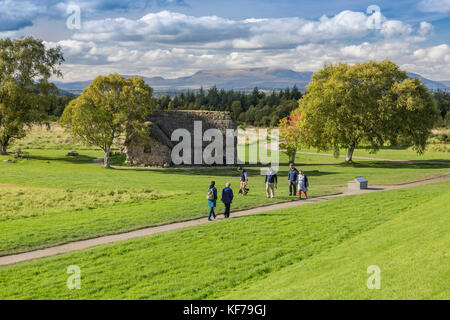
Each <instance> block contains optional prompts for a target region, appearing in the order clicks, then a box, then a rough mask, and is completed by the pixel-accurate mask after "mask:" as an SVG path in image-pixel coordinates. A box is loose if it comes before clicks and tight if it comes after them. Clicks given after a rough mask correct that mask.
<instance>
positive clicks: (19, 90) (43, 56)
mask: <svg viewBox="0 0 450 320" xmlns="http://www.w3.org/2000/svg"><path fill="white" fill-rule="evenodd" d="M63 61H64V58H63V56H62V53H61V49H60V48H59V47H56V48H50V49H47V48H46V47H45V45H44V44H43V42H42V40H36V39H33V38H26V39H19V40H11V39H9V38H6V39H2V40H0V154H7V148H8V146H9V145H10V143H11V142H12V141H13V140H14V139H20V138H23V137H24V136H25V135H26V132H27V129H28V128H30V126H31V125H32V124H35V123H41V122H42V121H44V120H45V117H46V113H45V111H46V107H47V106H48V104H49V102H50V96H51V95H54V94H56V93H57V92H58V90H57V88H56V86H55V85H53V84H51V83H49V79H50V77H52V76H57V77H61V76H62V74H61V71H60V69H59V66H60V65H61V63H62V62H63Z"/></svg>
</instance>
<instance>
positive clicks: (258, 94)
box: [48, 86, 450, 127]
mask: <svg viewBox="0 0 450 320" xmlns="http://www.w3.org/2000/svg"><path fill="white" fill-rule="evenodd" d="M433 96H434V98H435V99H436V101H437V104H438V108H439V110H440V112H441V116H442V122H440V123H439V124H438V125H439V126H447V127H448V126H449V125H450V118H449V116H450V113H449V112H448V111H449V109H450V92H449V91H442V90H436V91H433ZM301 97H302V92H300V90H299V89H298V88H297V86H294V87H292V88H286V89H284V90H277V91H276V90H273V91H263V90H260V89H258V88H254V89H253V91H251V92H245V91H237V90H225V89H218V88H216V87H215V86H214V87H212V88H210V89H207V90H205V89H203V88H200V90H196V91H189V90H188V91H186V92H180V93H179V94H177V95H175V96H174V97H170V96H169V95H165V96H161V97H155V98H154V99H155V103H156V109H157V110H211V111H230V112H231V113H232V115H233V117H234V118H235V119H236V120H237V122H238V123H240V124H246V125H254V126H264V127H273V126H277V125H278V122H279V121H280V119H282V118H284V117H286V116H288V115H289V114H290V113H291V111H292V110H294V109H296V108H297V107H298V100H299V99H300V98H301ZM74 98H75V97H73V96H72V97H70V96H57V97H54V99H53V100H52V102H51V104H50V105H49V108H48V114H49V115H50V116H51V117H52V118H59V117H60V116H61V115H62V113H63V111H64V108H65V107H66V105H67V104H68V103H69V102H70V101H71V100H72V99H74Z"/></svg>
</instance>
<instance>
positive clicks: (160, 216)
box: [0, 149, 450, 255]
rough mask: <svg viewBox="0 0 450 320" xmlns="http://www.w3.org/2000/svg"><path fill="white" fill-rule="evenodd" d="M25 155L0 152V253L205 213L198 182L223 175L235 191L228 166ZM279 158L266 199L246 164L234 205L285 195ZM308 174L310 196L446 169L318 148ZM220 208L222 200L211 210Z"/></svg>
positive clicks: (47, 152) (307, 159) (84, 154)
mask: <svg viewBox="0 0 450 320" xmlns="http://www.w3.org/2000/svg"><path fill="white" fill-rule="evenodd" d="M27 151H28V152H29V157H30V158H29V159H28V160H17V161H16V162H3V161H1V160H3V159H5V158H6V157H0V171H1V173H2V174H1V176H0V199H1V200H0V203H1V205H0V234H1V237H2V241H1V242H0V255H4V254H8V253H13V252H21V251H26V250H30V249H34V248H41V247H46V246H50V245H54V244H59V243H64V242H67V241H73V240H77V239H86V238H89V237H95V236H99V235H105V234H111V233H116V232H121V231H126V230H132V229H137V228H141V227H146V226H152V225H160V224H164V223H169V222H174V221H182V220H187V219H192V218H197V217H201V216H204V215H205V214H206V213H207V206H206V200H205V192H206V191H205V190H206V188H207V187H208V185H209V182H210V181H211V180H215V181H217V185H218V187H219V189H220V188H221V187H222V186H224V185H225V183H226V182H227V181H231V182H232V187H233V188H234V189H235V191H237V189H236V188H237V186H238V183H239V174H238V172H236V171H235V170H234V169H233V170H232V169H227V170H213V169H209V170H206V169H195V170H185V169H165V170H162V169H150V170H133V169H112V170H108V169H105V168H103V167H102V166H100V165H98V164H95V163H92V160H93V159H94V158H96V157H99V156H101V152H99V151H96V150H80V151H79V152H80V156H79V157H76V158H72V157H67V156H66V150H56V149H27ZM282 161H283V162H284V164H283V166H282V168H281V171H280V173H279V175H280V183H279V188H278V190H277V197H276V198H275V199H270V200H268V199H266V198H265V192H264V177H263V176H261V175H260V172H259V169H258V168H249V170H248V171H249V175H250V188H251V191H250V194H249V196H248V197H246V198H245V199H244V198H243V197H236V201H235V202H234V203H233V210H238V209H245V208H252V207H255V206H261V205H266V204H270V203H275V202H280V201H288V200H290V199H292V198H289V197H288V196H287V195H288V188H287V178H286V176H287V163H285V162H286V160H285V159H283V158H282ZM298 161H299V163H300V165H299V167H301V168H302V169H303V170H304V171H305V172H306V174H307V175H308V176H309V178H310V183H311V187H310V196H319V195H324V194H332V193H338V192H340V190H341V188H342V187H344V186H345V185H346V183H347V181H348V180H350V179H352V178H353V177H354V176H357V175H364V176H366V177H367V178H368V179H369V181H370V183H371V184H397V183H403V182H409V181H415V180H420V179H424V178H427V177H431V176H435V175H439V174H442V173H443V172H448V171H449V168H450V166H447V165H437V164H432V165H429V164H415V165H405V164H395V163H381V162H374V161H361V162H358V163H355V164H353V165H347V164H344V163H342V162H341V159H334V158H332V157H324V156H306V155H305V156H303V155H302V156H299V157H298ZM221 210H223V208H222V206H221V204H219V206H218V210H217V211H218V212H220V211H221Z"/></svg>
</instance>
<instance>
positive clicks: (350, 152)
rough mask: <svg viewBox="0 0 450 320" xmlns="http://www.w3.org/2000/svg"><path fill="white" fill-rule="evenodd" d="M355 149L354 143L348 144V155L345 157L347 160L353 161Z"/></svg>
mask: <svg viewBox="0 0 450 320" xmlns="http://www.w3.org/2000/svg"><path fill="white" fill-rule="evenodd" d="M353 151H355V145H354V144H352V145H350V146H348V150H347V156H346V157H345V161H347V162H352V161H353V159H352V158H353Z"/></svg>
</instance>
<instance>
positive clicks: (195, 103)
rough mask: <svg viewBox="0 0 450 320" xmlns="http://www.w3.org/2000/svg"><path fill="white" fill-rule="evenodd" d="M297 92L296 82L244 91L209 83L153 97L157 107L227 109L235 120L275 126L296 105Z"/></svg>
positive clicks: (165, 108) (171, 108)
mask: <svg viewBox="0 0 450 320" xmlns="http://www.w3.org/2000/svg"><path fill="white" fill-rule="evenodd" d="M301 96H302V93H301V92H300V91H299V90H298V88H297V86H294V87H293V88H287V89H285V90H279V91H275V90H274V91H271V92H269V93H266V92H265V91H262V90H259V89H258V88H254V89H253V91H252V92H250V93H246V92H243V91H235V90H224V89H217V88H216V87H212V88H210V89H208V90H204V89H203V88H201V89H200V90H198V91H196V92H193V91H187V92H183V93H180V94H179V95H177V96H175V97H173V98H170V97H169V96H163V97H160V98H156V105H157V109H159V110H210V111H230V112H231V113H232V115H233V117H234V118H235V119H236V120H237V121H238V123H242V124H244V123H245V124H248V125H255V126H276V125H278V122H279V121H280V119H282V118H284V117H286V116H288V115H289V114H290V113H291V111H292V110H294V109H295V108H297V107H298V99H300V98H301Z"/></svg>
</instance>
